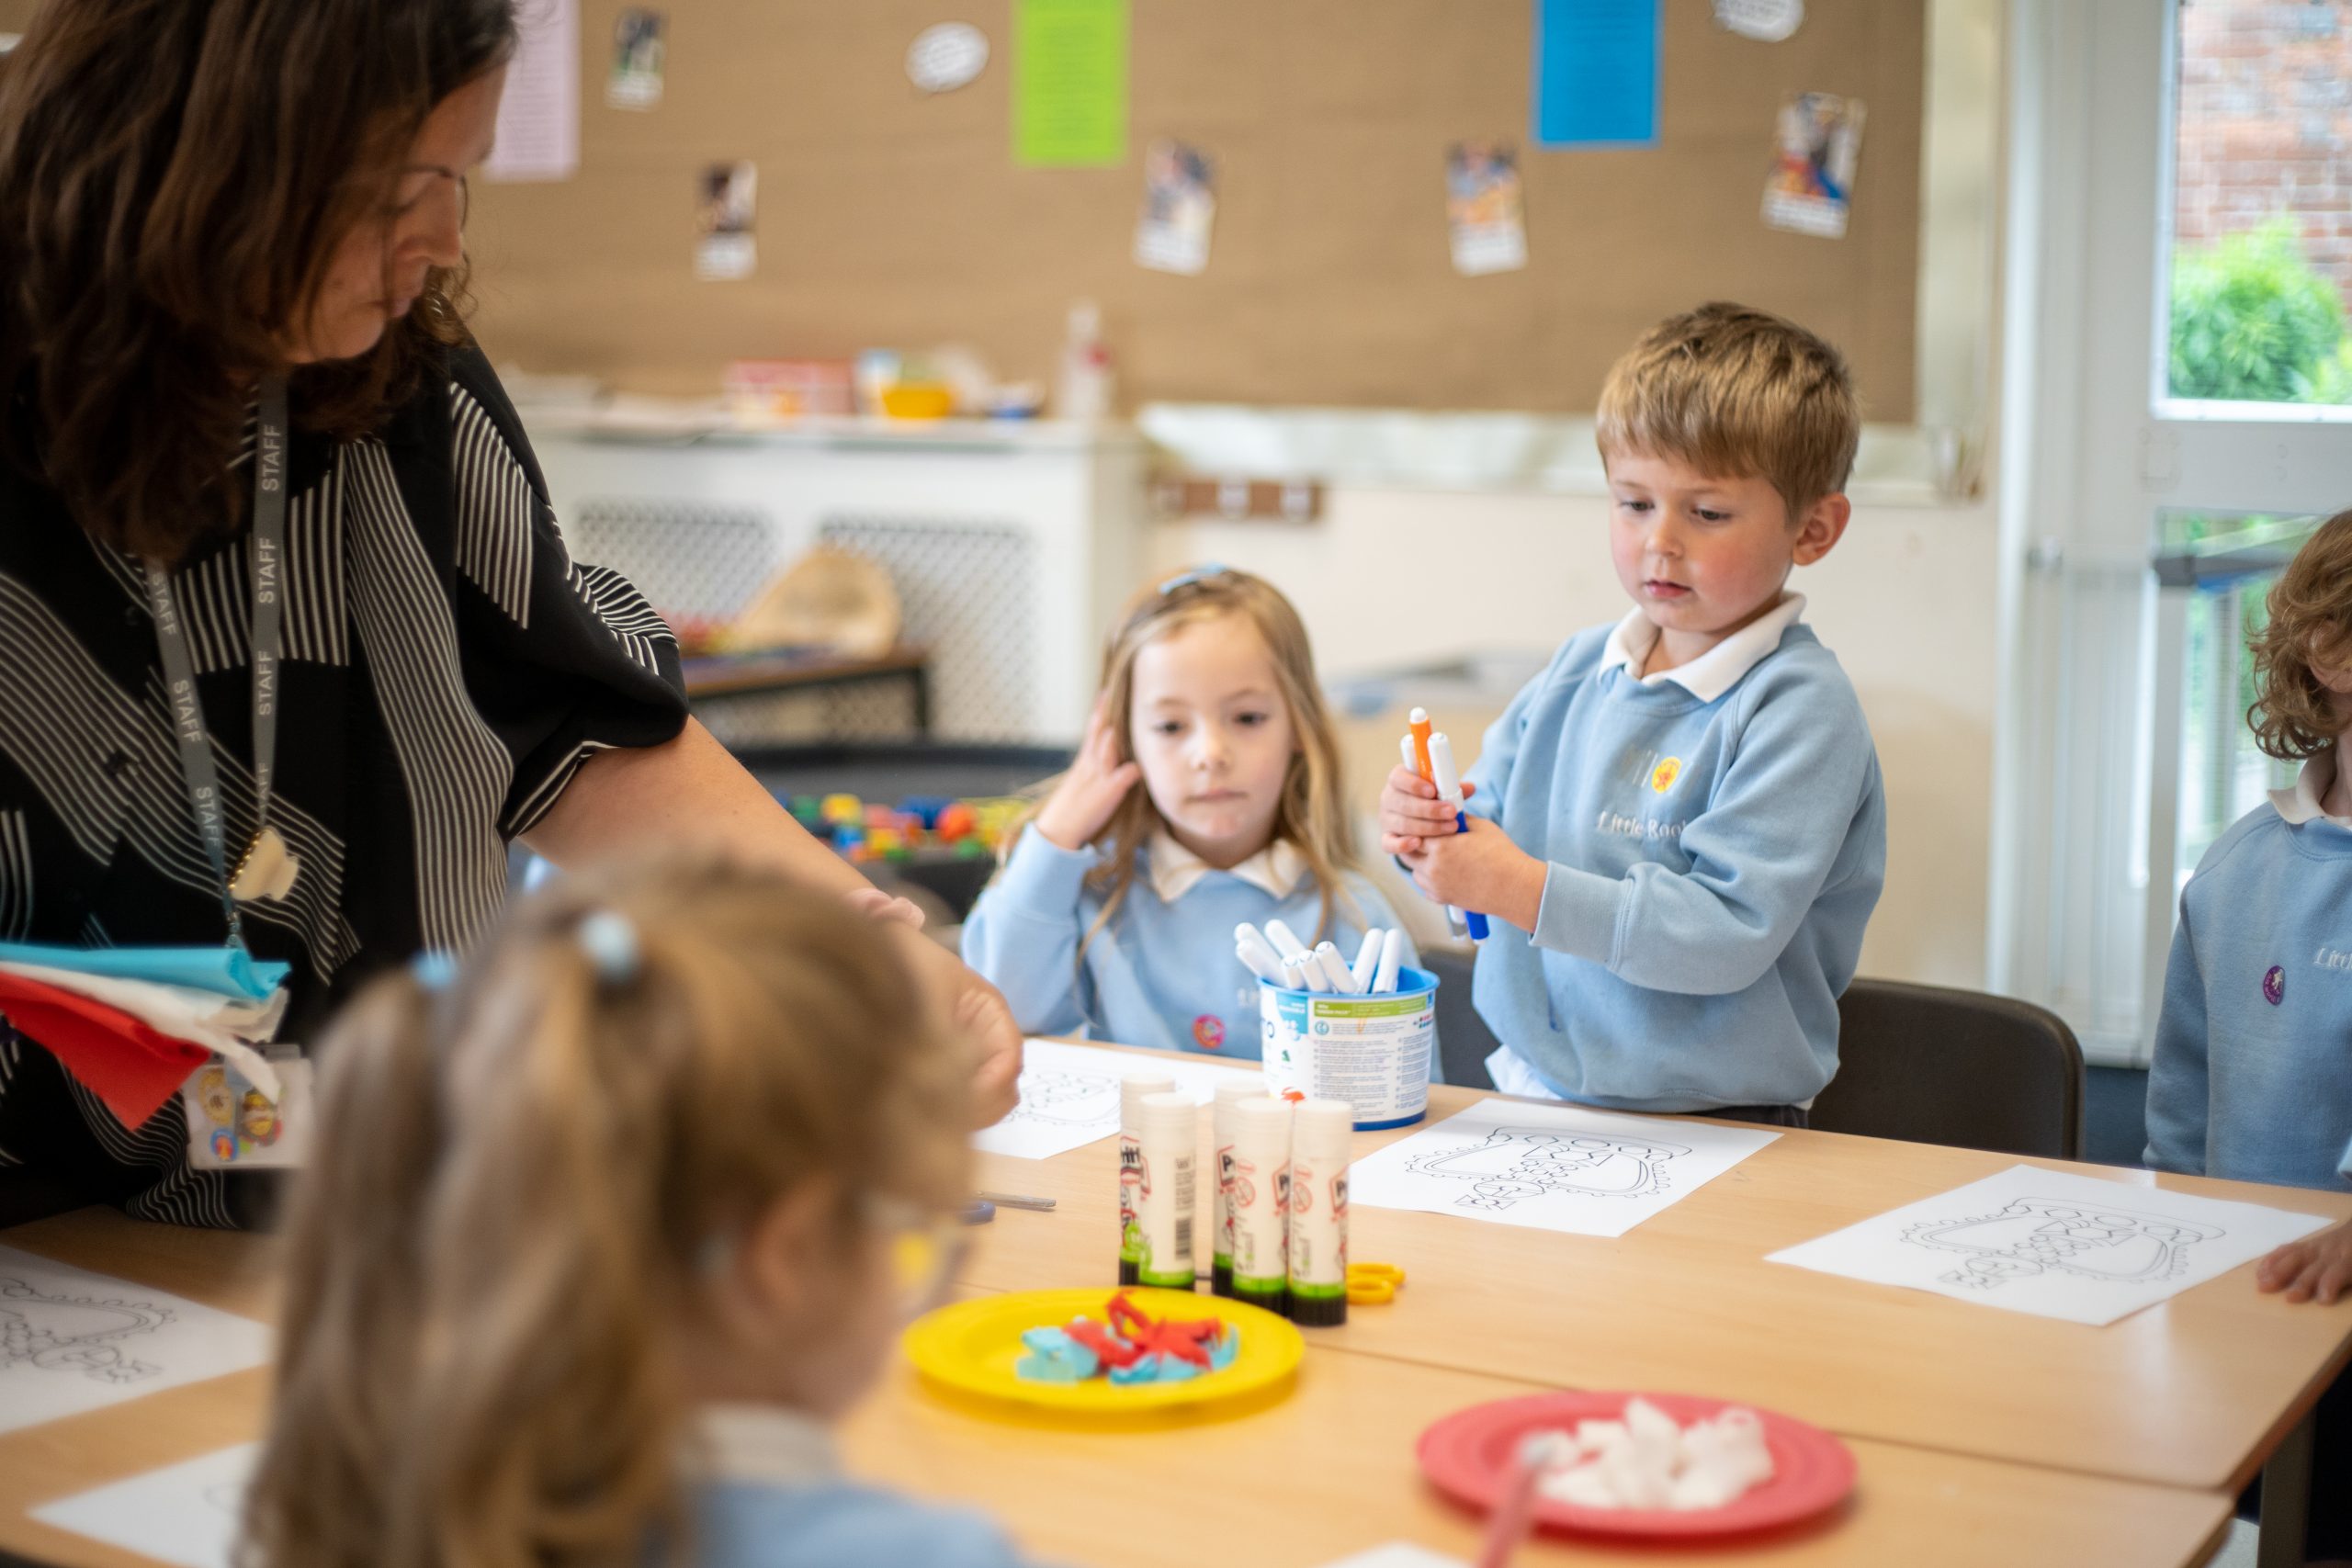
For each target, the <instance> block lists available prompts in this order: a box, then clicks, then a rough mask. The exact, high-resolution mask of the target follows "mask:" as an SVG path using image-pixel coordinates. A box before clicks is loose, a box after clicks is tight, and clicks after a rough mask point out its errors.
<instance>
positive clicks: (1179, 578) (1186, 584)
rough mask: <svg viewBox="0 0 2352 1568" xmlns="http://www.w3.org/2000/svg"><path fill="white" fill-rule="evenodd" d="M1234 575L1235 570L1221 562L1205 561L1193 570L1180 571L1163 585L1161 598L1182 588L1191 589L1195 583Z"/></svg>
mask: <svg viewBox="0 0 2352 1568" xmlns="http://www.w3.org/2000/svg"><path fill="white" fill-rule="evenodd" d="M1232 575H1233V569H1232V568H1231V567H1229V566H1227V565H1226V564H1225V563H1224V562H1223V561H1221V560H1213V561H1204V562H1203V563H1202V564H1200V565H1199V566H1196V567H1194V568H1193V570H1190V571H1180V572H1178V573H1177V574H1176V575H1175V576H1173V577H1171V578H1170V579H1169V580H1168V581H1165V582H1163V583H1161V584H1160V585H1159V596H1160V597H1161V598H1162V599H1165V598H1167V597H1168V596H1169V595H1170V593H1173V592H1176V591H1177V590H1178V589H1180V588H1190V587H1192V586H1193V584H1194V583H1199V582H1206V581H1209V580H1210V579H1211V578H1214V577H1231V576H1232Z"/></svg>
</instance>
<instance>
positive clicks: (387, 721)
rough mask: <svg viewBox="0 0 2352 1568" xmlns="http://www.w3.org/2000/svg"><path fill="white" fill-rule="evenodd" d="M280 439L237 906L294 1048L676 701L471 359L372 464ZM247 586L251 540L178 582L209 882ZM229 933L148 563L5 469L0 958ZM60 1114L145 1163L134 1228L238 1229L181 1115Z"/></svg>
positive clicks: (440, 940)
mask: <svg viewBox="0 0 2352 1568" xmlns="http://www.w3.org/2000/svg"><path fill="white" fill-rule="evenodd" d="M297 396H298V400H299V382H298V393H297ZM295 423H296V425H297V426H298V430H297V434H296V435H295V438H294V441H293V445H292V449H291V452H290V453H289V471H290V477H291V488H290V491H289V500H288V509H287V552H286V555H287V559H286V571H285V583H286V600H285V604H286V608H285V652H284V658H283V660H282V662H281V664H280V674H279V678H278V679H279V703H280V707H279V719H278V749H277V778H276V784H275V789H274V793H273V796H272V802H271V808H270V818H271V825H272V826H273V827H275V828H276V829H277V830H278V832H279V833H281V834H282V835H284V837H285V839H286V840H287V843H288V847H289V848H290V849H291V850H292V851H293V852H294V853H295V854H296V855H297V856H298V857H299V858H300V863H301V874H300V878H299V879H298V881H297V883H296V885H295V887H294V890H293V893H292V895H291V896H290V897H288V898H287V899H285V900H284V901H283V902H275V903H248V904H247V905H246V906H245V907H244V909H245V931H246V938H247V942H249V944H250V945H251V946H252V947H253V949H254V952H255V953H257V954H258V955H259V956H262V957H265V958H280V959H285V960H287V961H288V963H290V964H292V965H293V980H292V989H293V997H294V1000H293V1006H292V1007H291V1009H290V1010H289V1012H288V1021H287V1024H286V1027H285V1029H284V1030H283V1031H282V1032H281V1037H282V1038H285V1039H288V1040H294V1041H298V1042H300V1041H306V1040H308V1039H311V1038H314V1037H315V1035H316V1033H317V1032H318V1030H319V1028H320V1026H321V1025H322V1022H323V1021H324V1020H325V1018H326V1016H327V1015H328V1013H329V1012H330V1011H331V1010H333V1007H334V1004H335V1003H336V1002H338V1001H339V1000H340V999H341V998H343V997H345V995H347V994H348V993H349V992H350V991H351V990H352V989H353V988H354V987H356V985H357V984H358V982H359V981H361V980H362V979H364V978H365V977H366V976H368V975H369V974H371V973H373V972H374V971H375V970H377V969H379V968H380V967H382V966H383V965H385V964H394V963H400V962H404V961H405V960H407V959H408V958H409V957H411V956H412V955H413V954H414V953H417V952H419V951H420V950H422V949H425V948H443V949H451V950H457V949H462V948H464V947H465V946H466V945H467V944H468V943H469V942H471V941H472V939H473V938H474V937H476V936H477V935H479V934H480V933H481V931H483V929H484V928H485V927H486V926H487V925H488V923H489V922H490V921H491V920H492V919H493V918H494V917H495V916H496V915H497V913H498V912H499V909H500V907H501V905H502V904H503V900H504V897H505V892H506V886H507V840H509V839H511V838H513V837H514V836H515V835H516V834H519V833H522V832H524V831H526V830H527V829H529V828H530V827H531V825H532V824H533V823H534V822H536V821H537V819H538V818H540V817H541V816H543V815H544V814H545V813H546V811H547V809H548V807H550V806H551V805H553V804H554V802H555V799H556V797H557V795H559V794H560V793H561V791H562V789H563V787H564V785H565V784H567V783H569V782H570V780H571V776H572V773H573V772H574V771H575V770H576V769H577V768H578V767H579V765H580V763H581V761H582V760H583V759H584V758H586V757H587V756H588V755H590V754H591V753H592V752H594V751H597V750H604V749H607V748H611V747H628V746H647V745H653V744H656V743H659V742H661V741H663V740H666V739H670V738H672V737H673V736H674V735H676V734H677V733H678V731H679V729H680V728H681V726H682V725H683V724H684V717H685V703H684V697H683V695H682V694H681V691H680V686H679V673H678V659H677V648H676V644H675V643H674V642H673V640H672V638H671V636H670V632H669V629H668V628H667V626H664V625H663V624H662V621H661V619H660V618H659V617H658V616H656V615H654V614H653V612H652V611H651V610H650V608H649V607H648V606H647V604H646V603H645V601H644V599H643V598H642V597H640V596H639V593H638V592H637V591H636V590H635V589H634V588H633V587H631V586H630V585H629V583H628V581H626V580H624V579H622V578H621V577H619V576H618V575H617V574H616V573H613V572H610V571H606V570H603V569H601V568H598V567H593V566H586V565H582V564H579V563H576V562H574V561H573V560H571V558H570V557H569V556H568V555H567V553H566V552H565V549H564V546H563V540H562V537H561V536H560V534H559V533H558V531H557V528H556V523H555V518H554V515H553V513H551V511H550V510H549V508H548V503H547V500H546V495H547V487H546V484H545V482H544V480H542V479H541V478H540V476H539V472H538V468H537V463H536V462H535V460H534V459H533V458H532V457H531V453H530V448H529V446H527V445H526V442H525V440H524V437H523V432H522V427H521V424H520V423H519V422H518V421H517V419H516V418H515V411H514V409H513V407H512V405H511V404H510V403H509V402H508V401H507V400H506V397H505V394H504V392H503V390H502V389H500V387H499V385H498V381H497V378H496V377H495V376H494V375H493V374H492V371H491V369H490V367H489V364H488V363H487V361H486V360H484V359H483V358H482V356H481V354H480V353H479V352H478V351H473V350H466V351H462V352H460V353H458V354H456V355H453V356H452V359H451V363H450V364H449V366H448V367H447V372H446V375H445V376H443V377H436V378H434V379H433V381H432V382H431V384H430V385H428V386H427V387H426V388H425V389H424V391H422V392H421V393H419V394H418V395H417V396H415V397H413V398H412V399H411V400H409V401H408V402H407V404H406V405H405V406H403V407H402V408H401V409H400V410H399V411H397V412H395V413H394V414H393V415H392V416H391V418H390V420H389V421H388V422H387V423H385V425H384V427H383V429H382V430H381V431H380V433H379V434H377V435H375V436H372V437H369V438H368V439H366V440H362V441H356V442H346V443H334V442H330V441H328V440H325V439H323V438H321V437H313V436H307V435H305V434H302V433H300V429H299V426H300V423H301V420H300V407H299V401H298V406H297V408H296V410H295ZM250 582H251V579H250V577H249V575H248V569H247V563H246V550H245V544H244V541H243V539H235V540H232V541H229V542H227V543H225V544H224V545H222V546H221V547H218V548H215V549H213V550H211V551H210V552H209V553H208V554H205V555H202V556H200V557H198V558H196V559H194V560H192V561H190V562H189V563H188V564H187V565H186V566H185V567H183V568H182V569H181V570H179V571H178V572H177V573H176V574H175V577H174V579H173V586H174V589H175V593H176V595H177V597H178V600H179V603H180V606H181V613H182V615H183V617H184V618H185V619H186V621H187V624H188V631H189V637H190V642H191V652H192V653H193V656H194V659H195V663H196V668H197V673H198V686H199V688H200V692H201V695H202V697H203V704H204V718H205V724H206V728H208V729H209V732H210V734H211V738H212V742H213V747H214V750H215V753H216V756H217V758H218V762H219V767H220V783H221V787H222V790H223V793H224V795H225V796H226V801H225V807H226V814H227V818H228V821H227V828H228V839H229V842H230V845H231V853H232V857H233V855H234V854H235V853H236V852H237V848H238V846H241V845H243V843H244V842H246V841H247V840H249V839H250V838H251V836H252V834H253V832H254V795H253V772H252V768H251V766H250V759H251V756H252V736H251V730H252V719H253V696H252V690H253V689H252V674H251V671H250V669H249V668H248V664H249V660H250V648H249V644H248V630H249V625H250V620H251V615H252V597H251V587H250ZM223 936H224V932H223V929H222V920H221V913H220V890H219V887H218V885H217V884H216V883H215V881H214V879H213V875H212V871H211V867H210V864H209V862H208V861H207V859H206V856H205V852H204V848H203V844H202V842H201V840H199V838H198V833H197V829H196V825H195V822H194V820H193V818H192V817H191V815H190V810H189V805H188V797H187V784H186V783H185V782H184V779H183V776H182V773H181V769H180V760H179V756H178V754H177V752H176V750H175V747H174V742H173V737H172V729H171V726H170V722H169V719H168V716H167V715H166V712H165V709H164V683H163V674H162V668H161V660H160V656H159V654H158V651H157V648H156V643H155V627H154V624H153V620H152V618H151V617H150V615H149V612H148V608H147V599H146V594H145V590H144V586H143V582H142V580H141V567H140V564H139V562H138V561H137V560H135V559H133V558H130V557H129V556H126V555H123V554H121V553H119V552H118V551H116V550H114V549H112V548H110V547H107V546H105V545H103V544H100V543H98V542H96V540H94V539H93V538H91V537H90V536H88V535H87V534H85V532H84V531H83V530H82V529H81V528H80V527H79V526H77V525H75V524H74V520H73V519H72V518H71V517H70V516H68V515H67V514H66V513H65V510H64V508H63V505H62V502H60V501H59V499H58V498H57V496H56V495H55V493H54V492H52V491H49V490H48V489H47V488H46V487H44V486H42V485H40V483H39V482H38V481H37V480H35V479H31V478H28V476H26V475H23V474H21V473H18V472H16V471H15V470H13V469H12V468H6V467H5V466H0V939H7V940H17V941H30V942H63V943H71V944H74V945H77V946H85V947H94V946H115V945H128V944H131V943H141V944H145V943H170V944H190V943H202V944H210V943H217V942H220V941H221V940H222V939H223ZM22 1048H23V1047H21V1046H16V1047H14V1048H13V1049H10V1048H8V1046H7V1044H6V1043H0V1169H6V1168H8V1167H9V1166H11V1164H12V1163H15V1162H17V1161H18V1160H21V1159H22V1158H24V1157H25V1156H23V1154H22V1152H21V1150H22V1147H24V1146H40V1145H43V1144H45V1143H46V1142H47V1140H46V1139H45V1138H42V1137H40V1136H39V1135H38V1134H39V1132H40V1129H39V1128H38V1127H37V1126H36V1125H35V1122H36V1121H37V1120H38V1119H40V1118H47V1117H51V1116H55V1115H59V1114H72V1113H73V1112H72V1111H67V1110H66V1109H65V1108H64V1106H63V1105H62V1101H61V1100H59V1099H58V1098H57V1097H55V1096H44V1097H43V1098H44V1099H45V1100H47V1103H46V1104H44V1105H40V1106H36V1105H33V1104H29V1103H26V1098H27V1097H26V1096H24V1095H22V1094H19V1095H17V1096H13V1097H12V1096H11V1094H10V1086H11V1085H12V1084H15V1083H18V1082H20V1081H22V1080H23V1078H24V1077H25V1075H21V1074H15V1073H12V1072H11V1071H10V1070H9V1067H10V1066H12V1065H13V1063H14V1061H15V1059H16V1055H15V1053H16V1051H20V1050H21V1049H22ZM41 1079H42V1081H44V1082H50V1081H53V1076H52V1075H41ZM12 1099H14V1100H16V1103H13V1104H12V1103H11V1100H12ZM74 1102H75V1106H76V1108H77V1109H78V1111H79V1112H80V1114H81V1115H82V1116H83V1117H84V1118H85V1120H87V1121H88V1122H90V1126H91V1131H92V1133H93V1134H96V1139H97V1141H98V1143H99V1145H101V1146H102V1147H103V1148H105V1150H106V1151H107V1154H108V1155H109V1156H111V1157H112V1158H114V1159H116V1160H118V1161H119V1162H122V1163H126V1164H131V1165H149V1166H153V1167H154V1168H155V1175H156V1177H157V1179H156V1180H155V1181H154V1182H153V1184H152V1185H149V1186H147V1187H146V1188H145V1189H144V1190H142V1191H141V1192H140V1193H139V1194H138V1195H137V1196H136V1197H134V1198H133V1199H131V1201H130V1205H129V1206H130V1210H131V1212H132V1213H135V1214H139V1215H141V1217H150V1218H155V1219H165V1220H175V1221H179V1222H182V1223H189V1224H231V1223H232V1221H234V1220H235V1219H237V1218H239V1217H240V1215H239V1211H241V1210H243V1208H244V1207H245V1206H246V1205H245V1202H244V1201H243V1194H241V1193H240V1191H239V1190H238V1185H239V1182H240V1181H241V1180H242V1179H240V1178H229V1179H223V1178H221V1177H220V1176H219V1175H208V1174H202V1173H196V1172H190V1171H188V1170H187V1169H185V1168H184V1167H183V1164H182V1162H181V1160H180V1158H179V1156H178V1155H177V1154H176V1153H175V1148H176V1145H177V1141H178V1138H179V1135H180V1133H179V1119H178V1108H177V1105H176V1103H175V1104H174V1105H173V1106H172V1107H170V1108H168V1109H167V1110H166V1111H164V1113H162V1114H160V1115H159V1116H158V1117H157V1118H156V1119H155V1121H153V1122H150V1123H149V1124H148V1125H147V1127H146V1128H144V1129H142V1130H141V1135H139V1136H136V1137H133V1136H131V1135H130V1134H126V1133H125V1132H124V1131H123V1129H122V1128H121V1127H119V1125H117V1124H115V1123H114V1122H113V1121H112V1119H111V1118H110V1117H108V1116H107V1112H106V1111H105V1110H104V1109H103V1108H102V1107H100V1106H99V1105H98V1103H97V1102H96V1100H95V1099H93V1098H91V1097H89V1096H87V1095H86V1094H82V1093H80V1092H79V1091H78V1086H76V1092H75V1094H74ZM12 1145H18V1152H17V1154H14V1155H12V1154H11V1153H10V1152H9V1151H10V1149H11V1146H12Z"/></svg>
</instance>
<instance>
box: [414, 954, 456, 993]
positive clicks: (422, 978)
mask: <svg viewBox="0 0 2352 1568" xmlns="http://www.w3.org/2000/svg"><path fill="white" fill-rule="evenodd" d="M408 972H409V976H410V977H411V978H412V979H413V980H415V982H416V983H417V984H418V985H420V986H422V987H424V988H425V989H426V990H428V991H446V990H447V989H448V988H449V986H450V983H451V982H452V981H454V980H456V979H457V977H458V961H457V959H456V958H455V957H454V956H453V955H451V954H450V953H448V952H447V950H445V949H442V948H438V947H428V948H426V949H425V950H424V952H422V953H418V954H417V955H416V956H415V957H414V958H412V959H410V960H409V961H408Z"/></svg>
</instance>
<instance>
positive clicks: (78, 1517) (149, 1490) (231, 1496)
mask: <svg viewBox="0 0 2352 1568" xmlns="http://www.w3.org/2000/svg"><path fill="white" fill-rule="evenodd" d="M260 1457H261V1445H260V1444H259V1443H240V1444H238V1445H237V1446H236V1447H235V1448H232V1449H221V1450H217V1451H215V1452H213V1453H209V1454H205V1455H202V1456H201V1457H199V1458H197V1459H192V1460H188V1461H186V1462H184V1463H181V1464H173V1465H166V1466H164V1468H163V1469H161V1470H151V1471H148V1472H145V1473H144V1474H141V1475H133V1476H129V1477H126V1478H125V1479H123V1480H121V1481H113V1482H108V1483H107V1484H106V1485H104V1486H97V1487H93V1488H92V1489H91V1490H89V1491H87V1492H76V1493H75V1494H74V1495H72V1496H71V1497H61V1498H59V1499H58V1500H57V1501H56V1502H54V1503H47V1504H43V1505H42V1506H40V1507H38V1508H35V1509H34V1510H33V1515H32V1517H34V1518H36V1519H39V1520H40V1522H41V1523H42V1524H45V1525H48V1526H50V1527H51V1528H52V1529H62V1530H71V1531H72V1532H73V1533H74V1534H75V1535H80V1536H87V1537H88V1538H89V1539H90V1540H96V1541H103V1542H105V1543H106V1544H107V1545H108V1546H115V1547H120V1548H121V1549H122V1550H123V1551H135V1552H137V1553H138V1554H139V1555H140V1556H141V1557H152V1558H153V1559H155V1560H156V1561H157V1562H170V1563H174V1564H176V1565H177V1568H231V1564H232V1562H233V1561H234V1557H233V1555H232V1553H233V1551H234V1548H235V1546H236V1541H237V1530H238V1524H239V1519H240V1517H241V1516H242V1515H243V1511H244V1506H245V1488H246V1487H247V1486H248V1485H250V1484H251V1483H252V1481H253V1474H254V1462H255V1461H257V1460H258V1459H259V1458H260Z"/></svg>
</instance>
